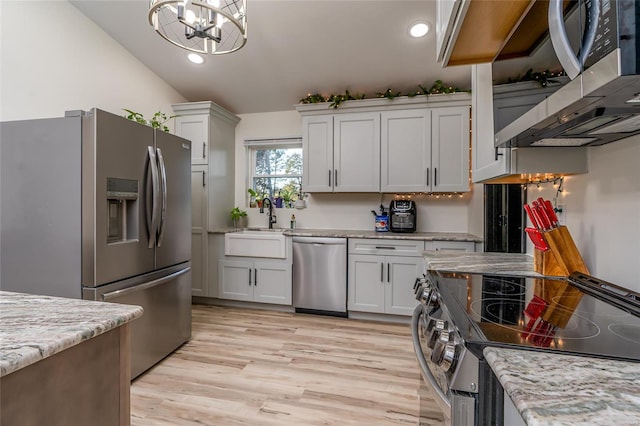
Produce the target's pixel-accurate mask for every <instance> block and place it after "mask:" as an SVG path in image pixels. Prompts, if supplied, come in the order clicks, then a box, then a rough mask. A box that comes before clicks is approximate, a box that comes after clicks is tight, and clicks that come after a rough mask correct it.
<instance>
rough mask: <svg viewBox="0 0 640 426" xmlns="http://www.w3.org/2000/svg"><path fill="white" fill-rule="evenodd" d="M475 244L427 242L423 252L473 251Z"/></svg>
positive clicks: (467, 242)
mask: <svg viewBox="0 0 640 426" xmlns="http://www.w3.org/2000/svg"><path fill="white" fill-rule="evenodd" d="M475 247H476V243H474V242H473V241H427V242H426V243H425V250H435V251H468V252H473V251H475Z"/></svg>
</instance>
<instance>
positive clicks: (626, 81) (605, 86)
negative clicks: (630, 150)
mask: <svg viewBox="0 0 640 426" xmlns="http://www.w3.org/2000/svg"><path fill="white" fill-rule="evenodd" d="M546 3H548V13H547V18H548V25H549V29H548V39H547V42H548V43H550V45H552V47H553V52H554V53H555V56H556V58H557V61H558V63H559V65H560V66H561V67H562V69H564V71H565V72H566V74H567V76H568V80H569V81H568V83H566V84H564V85H558V86H557V87H559V88H558V90H557V91H555V92H553V93H552V94H549V95H548V96H546V97H545V98H544V99H543V100H542V101H541V102H540V103H538V104H537V105H535V106H534V107H533V108H531V109H530V110H528V111H527V112H525V113H524V114H523V115H522V116H520V117H519V118H517V119H516V120H515V121H513V122H512V123H510V124H509V125H507V126H506V127H504V128H502V129H500V130H498V127H497V128H496V135H495V146H496V147H536V146H569V147H570V146H586V145H602V144H605V143H609V142H613V141H616V140H619V139H624V138H627V137H630V136H633V135H636V134H640V1H637V0H578V1H573V2H570V4H569V7H567V8H564V7H563V5H566V3H567V2H563V1H562V0H550V1H546ZM565 80H567V77H565ZM549 87H553V85H550V86H549Z"/></svg>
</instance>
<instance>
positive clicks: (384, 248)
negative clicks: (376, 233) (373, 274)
mask: <svg viewBox="0 0 640 426" xmlns="http://www.w3.org/2000/svg"><path fill="white" fill-rule="evenodd" d="M376 248H377V249H378V250H395V249H396V248H395V247H390V246H376Z"/></svg>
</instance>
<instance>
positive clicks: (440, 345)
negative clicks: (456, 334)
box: [431, 330, 453, 365]
mask: <svg viewBox="0 0 640 426" xmlns="http://www.w3.org/2000/svg"><path fill="white" fill-rule="evenodd" d="M452 337H453V336H451V335H450V334H449V330H443V331H442V332H441V333H440V336H439V337H438V340H437V341H436V343H435V345H434V346H433V351H431V361H433V362H434V363H435V364H437V365H441V364H442V359H443V358H444V350H445V348H446V347H447V345H448V344H450V343H451V338H452Z"/></svg>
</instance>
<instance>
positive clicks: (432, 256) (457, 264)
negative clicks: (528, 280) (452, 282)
mask: <svg viewBox="0 0 640 426" xmlns="http://www.w3.org/2000/svg"><path fill="white" fill-rule="evenodd" d="M424 258H425V261H426V262H427V269H429V270H431V271H441V272H460V273H467V274H472V273H479V274H492V275H511V276H514V275H516V276H526V277H542V276H543V275H541V274H539V273H538V272H535V271H534V270H533V257H532V256H530V255H528V254H519V253H468V252H466V253H460V252H448V251H446V250H444V251H425V252H424Z"/></svg>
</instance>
